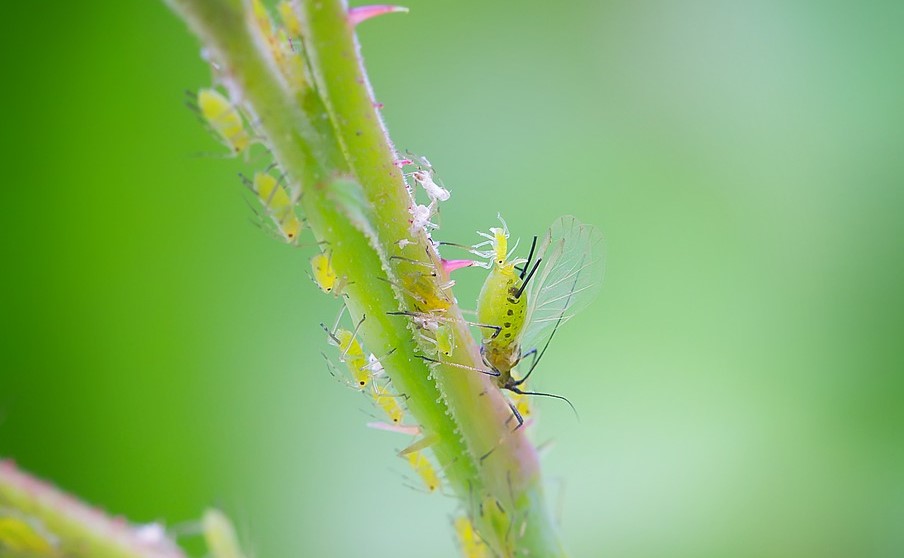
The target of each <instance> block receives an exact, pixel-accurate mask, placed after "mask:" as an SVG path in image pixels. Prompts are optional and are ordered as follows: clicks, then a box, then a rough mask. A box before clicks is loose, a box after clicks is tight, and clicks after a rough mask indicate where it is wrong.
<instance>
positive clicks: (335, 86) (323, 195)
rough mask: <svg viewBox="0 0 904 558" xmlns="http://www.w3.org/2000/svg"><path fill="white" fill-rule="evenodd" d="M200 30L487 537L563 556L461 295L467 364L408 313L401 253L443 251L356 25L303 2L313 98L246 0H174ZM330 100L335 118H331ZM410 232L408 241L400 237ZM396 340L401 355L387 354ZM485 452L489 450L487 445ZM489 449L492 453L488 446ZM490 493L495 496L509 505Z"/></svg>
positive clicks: (459, 347)
mask: <svg viewBox="0 0 904 558" xmlns="http://www.w3.org/2000/svg"><path fill="white" fill-rule="evenodd" d="M168 3H169V4H170V5H171V6H172V7H173V8H174V9H175V10H176V11H177V12H178V13H180V14H181V15H182V16H183V18H184V19H185V20H186V21H187V22H188V23H189V26H190V27H191V28H192V30H193V31H194V32H195V33H196V34H197V35H198V36H199V37H200V38H201V40H202V42H203V43H204V45H205V47H206V49H207V50H208V51H209V53H210V56H211V57H212V58H213V59H214V60H215V61H216V63H217V64H218V66H219V68H220V75H221V78H222V80H223V82H224V85H225V86H226V87H227V88H229V89H230V90H231V91H232V92H233V93H234V95H233V97H234V98H239V99H243V100H244V102H245V105H246V106H247V107H248V108H249V109H250V112H251V113H252V114H254V115H255V116H256V118H257V120H256V126H257V128H258V130H259V131H260V132H261V133H262V135H264V136H265V137H266V138H267V140H268V147H269V148H270V149H271V151H272V153H273V155H274V157H275V159H276V160H277V162H278V163H279V165H280V167H281V168H282V170H283V171H284V172H286V173H287V175H288V176H289V177H290V180H291V181H292V182H293V183H295V184H299V185H302V187H303V188H302V189H303V196H302V198H301V205H302V207H303V209H304V211H305V214H306V215H307V220H308V224H309V226H310V228H311V230H312V232H313V233H314V235H315V237H316V238H317V240H318V241H319V242H321V243H324V245H326V246H327V247H328V248H327V249H328V250H329V251H330V253H331V261H332V265H333V267H334V268H335V270H336V272H337V274H339V275H340V276H345V277H346V278H347V279H348V281H349V286H348V287H347V290H346V293H347V295H348V299H347V306H348V308H349V312H350V314H351V315H352V317H353V319H354V320H355V321H357V320H359V319H361V318H362V317H364V316H366V320H365V321H364V323H363V324H362V327H361V330H360V334H361V338H362V339H363V341H364V345H365V346H366V347H367V349H368V350H369V351H370V352H373V353H374V354H376V355H378V356H382V355H389V356H387V357H385V358H384V359H382V361H381V362H382V364H383V366H384V367H385V369H386V371H387V373H388V374H389V376H390V377H391V379H392V382H393V386H394V387H395V389H396V390H397V391H398V392H400V393H404V394H405V395H406V396H407V399H406V404H407V407H408V409H409V411H410V413H411V414H412V415H413V416H414V418H415V419H416V420H417V422H418V423H419V424H420V425H421V426H422V428H423V429H424V430H425V431H427V432H430V433H432V434H434V435H435V436H436V440H437V441H436V442H435V443H434V444H433V446H431V449H432V450H433V452H434V454H435V455H436V457H437V460H438V462H439V463H440V465H441V466H442V468H443V472H444V473H445V476H446V478H447V479H448V481H449V484H450V485H451V487H452V488H453V489H454V490H455V491H456V492H457V493H458V495H459V496H460V498H461V499H462V501H463V502H465V504H466V506H467V508H468V509H469V512H470V515H471V516H472V518H473V519H474V520H475V523H476V524H477V527H478V530H479V531H480V533H481V534H482V536H483V537H484V539H485V540H487V542H488V543H489V544H490V545H491V546H492V547H493V548H494V550H495V552H496V553H497V554H498V555H502V556H515V555H522V556H562V555H564V553H563V551H562V549H561V546H560V544H559V542H558V539H557V535H556V532H555V529H554V527H553V525H552V522H551V519H550V517H549V514H548V513H547V511H546V506H545V503H544V501H543V500H544V498H543V490H542V484H541V480H540V474H539V465H538V460H537V455H536V452H535V451H534V449H533V447H532V445H531V444H530V443H529V442H528V441H527V439H526V437H525V436H524V430H519V431H515V432H512V423H511V420H510V419H511V412H510V410H509V407H508V404H507V402H506V400H505V399H504V397H503V396H502V395H501V393H500V392H499V390H498V389H496V388H495V387H494V386H493V385H492V382H491V381H490V379H489V377H488V376H486V375H483V374H480V373H478V372H474V371H472V370H467V369H465V368H462V367H471V368H475V369H485V368H486V367H485V365H484V364H483V363H482V360H481V358H480V356H479V347H478V346H477V345H476V343H475V342H474V340H473V338H472V336H471V334H470V332H469V331H468V328H467V326H466V325H465V324H464V322H463V320H461V314H460V311H459V309H458V307H457V306H455V305H453V306H452V307H451V308H450V309H449V310H448V311H447V313H446V315H447V316H448V317H449V318H450V319H451V320H452V323H454V330H455V338H456V349H455V351H454V353H453V355H452V356H451V358H450V359H449V360H450V361H451V362H454V363H456V364H458V365H459V366H451V365H442V366H436V367H434V368H433V369H431V368H430V367H429V366H428V365H427V364H426V363H425V362H424V360H422V359H420V358H419V356H418V355H421V354H426V349H427V347H425V346H422V345H423V344H424V342H423V341H422V340H421V339H420V337H419V335H418V334H417V331H416V328H415V327H414V326H413V325H412V324H411V322H410V320H408V319H407V318H403V317H399V316H391V315H389V314H388V312H390V311H399V310H411V308H408V307H407V306H406V304H405V302H404V301H405V299H406V297H405V295H404V293H403V292H401V290H400V289H399V288H398V285H399V284H400V281H401V279H402V278H404V277H406V274H408V275H410V274H411V273H413V272H417V273H423V270H422V269H421V270H418V269H417V268H415V269H414V271H413V270H412V267H411V264H410V263H407V262H406V261H405V260H404V259H399V258H396V257H395V256H401V257H402V258H408V259H417V260H424V258H425V257H427V258H429V259H430V261H431V262H432V263H433V264H434V265H435V264H436V263H437V262H438V256H437V255H436V253H435V251H434V249H433V246H432V244H431V243H430V242H429V239H428V238H427V236H426V234H425V233H424V232H416V233H415V234H413V235H412V233H411V231H409V226H408V223H409V218H410V215H409V213H408V208H409V206H410V204H411V203H412V202H411V198H410V196H409V194H408V192H407V189H406V186H405V184H404V181H403V179H402V176H401V173H400V171H399V169H398V168H397V167H396V165H395V164H394V160H393V159H394V153H393V150H392V148H391V145H390V143H389V140H388V138H387V136H386V133H385V130H384V128H383V126H382V122H381V120H380V117H379V114H378V113H377V111H376V109H375V108H374V101H373V99H372V98H371V96H370V92H369V88H368V86H367V79H366V75H365V73H364V70H363V67H362V65H361V62H360V57H359V56H358V54H357V46H356V44H355V37H354V33H353V29H352V26H351V25H350V24H349V23H348V21H347V18H346V11H345V7H344V6H343V4H342V3H341V2H339V1H337V0H305V1H303V2H301V13H302V16H303V17H302V21H303V27H304V48H305V51H306V53H307V55H308V57H309V61H310V65H311V69H312V71H313V74H314V78H315V83H316V86H317V89H316V91H315V90H313V89H312V90H310V93H309V94H310V95H318V96H319V101H318V99H315V98H311V97H308V102H304V101H302V102H300V103H299V101H298V97H297V96H296V95H294V94H292V93H290V92H287V91H285V90H284V89H283V87H282V86H281V84H280V81H279V80H278V79H277V78H276V76H275V75H274V72H273V68H272V64H269V63H268V60H267V58H266V56H265V54H264V53H263V52H262V50H261V49H260V48H258V43H256V42H255V36H254V32H255V31H254V28H253V24H252V23H251V19H250V17H249V16H247V15H246V11H245V9H244V8H243V6H242V3H241V2H240V1H239V0H168ZM323 107H325V108H326V109H327V111H328V116H329V121H330V122H331V124H332V125H331V126H329V127H327V126H324V125H323V124H322V119H323V118H324V116H326V115H324V114H322V113H321V112H319V111H321V110H322V109H323ZM402 239H409V242H410V243H409V244H408V245H406V246H400V245H399V240H402ZM436 275H437V278H436V283H435V284H434V285H433V290H434V293H433V294H434V295H435V296H442V293H441V292H440V290H439V286H438V285H439V284H440V283H441V282H442V281H444V280H446V279H448V278H447V277H446V276H445V274H444V272H443V271H442V269H441V268H437V270H436ZM390 352H391V355H390ZM484 456H486V457H485V458H483V457H484ZM482 458H483V459H482ZM487 502H498V506H497V507H498V508H500V509H502V510H504V512H503V513H502V517H501V519H500V517H498V514H496V515H494V513H490V512H489V511H488V510H487V509H486V508H487V506H486V505H485V504H486V503H487Z"/></svg>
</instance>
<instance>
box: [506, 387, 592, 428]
mask: <svg viewBox="0 0 904 558" xmlns="http://www.w3.org/2000/svg"><path fill="white" fill-rule="evenodd" d="M506 389H508V390H509V391H513V392H515V393H517V394H518V395H539V396H542V397H552V398H554V399H561V400H562V401H564V402H566V403H568V406H569V407H571V410H572V411H573V412H574V416H575V417H576V418H577V419H578V420H581V416H580V415H578V410H577V409H575V408H574V405H572V404H571V401H569V400H568V398H567V397H562V396H561V395H556V394H554V393H543V392H542V391H521V390H520V389H518V388H517V387H515V386H512V387H509V388H506Z"/></svg>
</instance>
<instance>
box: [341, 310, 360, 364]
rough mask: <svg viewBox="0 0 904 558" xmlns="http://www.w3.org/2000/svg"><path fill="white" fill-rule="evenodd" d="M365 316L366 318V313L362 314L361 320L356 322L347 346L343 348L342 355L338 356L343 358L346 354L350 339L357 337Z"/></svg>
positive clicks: (349, 348)
mask: <svg viewBox="0 0 904 558" xmlns="http://www.w3.org/2000/svg"><path fill="white" fill-rule="evenodd" d="M365 318H367V315H364V314H362V315H361V321H359V322H358V325H356V326H355V329H354V331H352V338H351V339H352V340H351V341H349V343H348V347H346V348H345V350H344V351H342V355H341V356H340V357H339V358H342V359H344V358H345V357H346V356H348V351H349V350H351V348H352V341H354V340H355V339H357V338H358V330H359V329H361V324H363V323H364V319H365Z"/></svg>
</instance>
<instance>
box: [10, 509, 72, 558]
mask: <svg viewBox="0 0 904 558" xmlns="http://www.w3.org/2000/svg"><path fill="white" fill-rule="evenodd" d="M4 551H7V552H11V553H12V554H10V556H27V557H33V558H45V557H47V558H49V557H52V556H59V553H58V552H57V550H56V548H55V545H54V543H53V542H51V541H50V540H48V538H46V537H45V535H44V534H42V533H41V532H40V531H39V530H38V529H36V528H35V527H34V526H33V525H31V524H30V523H29V522H28V521H25V520H24V519H21V518H18V517H12V516H4V517H0V556H6V555H7V554H5V553H4Z"/></svg>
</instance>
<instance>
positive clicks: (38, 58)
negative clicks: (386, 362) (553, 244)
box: [0, 0, 904, 558]
mask: <svg viewBox="0 0 904 558" xmlns="http://www.w3.org/2000/svg"><path fill="white" fill-rule="evenodd" d="M408 5H409V6H410V7H411V13H410V14H408V15H401V16H391V17H386V18H383V19H380V20H377V21H373V22H368V23H366V24H365V25H363V26H362V28H361V32H360V37H361V41H362V43H363V49H364V50H363V52H364V54H365V56H366V59H367V63H368V68H369V71H370V75H371V79H372V81H373V85H374V87H375V90H376V92H377V96H378V99H379V100H380V101H382V102H383V103H385V106H386V108H385V111H384V115H385V117H386V119H387V122H388V125H389V127H390V130H391V132H392V135H393V139H394V141H395V142H396V144H397V146H398V147H399V148H402V149H404V148H408V149H412V150H414V151H416V152H418V153H422V154H425V155H427V156H428V157H429V158H430V159H431V161H432V162H433V163H434V165H435V166H436V168H437V169H438V171H439V173H440V175H441V177H442V178H443V179H444V181H445V183H446V185H447V186H449V187H450V188H451V190H452V192H453V197H452V199H451V201H449V202H448V203H446V204H444V206H443V214H442V225H443V228H442V231H441V233H440V234H438V235H437V237H438V238H443V239H447V240H453V241H457V242H473V241H474V240H475V239H476V236H475V235H474V231H475V230H477V229H486V228H487V227H490V226H494V225H495V223H496V221H495V215H496V212H497V211H502V212H503V214H504V216H505V217H506V218H507V221H508V224H509V227H510V228H511V230H512V231H513V234H514V235H515V236H525V237H526V236H529V235H531V234H534V233H537V232H541V231H542V230H543V229H544V228H545V227H546V226H547V225H548V224H549V223H550V222H552V221H553V219H554V218H556V217H557V216H559V215H561V214H565V213H573V214H575V215H577V216H578V217H579V218H581V219H582V220H583V221H586V222H590V223H594V224H596V225H597V226H599V227H600V228H601V229H602V230H603V232H604V234H605V235H606V238H607V248H606V250H607V271H606V278H605V283H604V286H603V290H602V295H601V297H600V298H599V300H598V301H597V302H596V303H595V304H594V305H593V306H592V307H591V308H590V309H589V310H587V311H586V312H585V313H584V314H582V315H581V316H580V317H578V318H575V319H574V320H573V321H571V322H570V323H569V324H568V325H567V326H566V327H564V328H562V330H561V331H560V334H559V336H558V337H557V338H556V341H555V343H554V345H553V347H552V349H551V350H550V351H549V353H548V354H547V356H546V357H545V358H544V363H543V366H542V367H541V369H539V370H538V372H537V376H536V384H535V387H536V388H542V389H545V390H549V391H553V392H555V393H561V394H564V395H567V396H568V397H569V398H570V399H571V400H572V402H573V403H574V404H575V406H576V407H577V408H578V410H579V412H580V415H581V418H580V421H578V420H576V419H575V417H574V416H573V415H572V414H571V412H570V411H569V410H568V408H567V406H565V405H562V404H560V403H557V402H555V401H543V402H542V403H541V405H542V406H541V409H540V412H541V414H542V416H541V420H540V424H539V426H538V428H537V430H536V431H535V432H534V434H535V435H536V437H537V439H538V440H540V441H542V440H548V439H552V440H554V441H555V442H556V444H555V448H554V450H553V451H552V452H550V453H549V455H548V456H547V457H545V474H546V475H547V477H548V480H549V495H550V499H551V502H552V506H553V507H554V508H555V509H558V510H559V511H560V512H559V513H560V516H561V521H562V532H563V537H564V539H565V540H566V543H567V546H568V547H569V549H570V550H571V551H572V553H573V555H574V556H576V557H577V556H584V557H591V556H594V557H595V556H619V557H654V556H655V557H675V556H689V557H690V556H693V557H700V556H714V557H715V556H731V557H747V556H750V557H766V556H769V557H772V556H776V557H778V556H795V557H798V556H807V557H810V556H812V557H835V556H837V557H850V556H858V557H859V556H901V555H904V443H902V440H904V436H902V420H901V419H902V415H904V410H902V409H904V407H902V405H904V397H902V391H904V390H902V387H904V376H902V371H904V362H902V360H904V359H902V349H901V343H902V337H904V335H902V334H904V323H902V298H904V296H902V284H904V281H902V280H904V257H902V256H904V254H902V251H904V250H902V238H904V237H902V234H904V219H902V217H904V214H902V208H904V204H902V202H904V199H902V198H904V180H902V178H904V156H902V155H904V103H902V90H904V89H902V87H904V72H902V66H901V63H902V60H904V35H902V34H901V29H902V26H904V4H902V3H901V2H892V1H889V2H867V3H844V2H816V1H809V2H806V1H803V2H793V3H792V2H781V1H777V0H775V1H767V2H752V1H748V2H716V1H711V2H706V1H697V2H656V1H640V2H628V1H611V2H595V1H583V2H569V3H563V4H561V5H558V4H555V3H549V2H538V1H537V2H519V3H517V9H515V8H514V7H513V6H514V5H515V3H508V2H492V3H490V2H479V1H477V0H470V1H459V2H428V1H426V0H412V1H411V2H408ZM4 28H5V30H4V32H3V33H2V34H0V41H2V43H3V44H2V48H0V56H2V57H3V66H2V67H3V68H4V69H5V72H6V76H7V78H6V80H5V86H4V87H3V90H2V96H3V104H4V106H5V107H6V110H5V111H4V112H5V115H4V117H3V122H4V123H3V127H2V128H3V134H2V138H3V145H2V150H0V153H2V157H3V160H4V161H5V164H4V165H3V167H4V171H5V173H6V179H5V182H6V187H5V188H3V189H2V191H3V199H4V207H5V208H6V210H5V217H4V219H3V224H2V227H3V231H2V235H0V243H2V245H3V254H4V257H3V262H4V263H3V269H4V278H5V288H4V289H3V295H2V305H3V310H2V316H3V322H2V332H0V346H2V354H3V363H2V365H0V366H2V375H0V454H2V455H5V456H10V457H13V458H15V459H16V460H17V462H19V463H20V464H21V465H22V466H23V467H25V468H27V469H28V470H30V471H32V472H34V473H35V474H37V475H40V476H42V477H46V478H48V479H51V480H53V481H54V482H55V483H57V484H58V485H59V486H61V487H63V488H65V489H67V490H70V491H72V492H74V493H76V494H78V495H80V496H81V497H83V498H85V499H87V500H88V501H90V502H93V503H96V504H98V505H100V506H102V507H104V508H106V509H107V510H110V511H111V512H114V513H120V514H124V515H126V516H128V517H129V518H131V519H133V520H136V521H153V520H159V521H165V522H166V523H167V524H169V525H173V524H180V523H181V522H184V521H187V520H191V519H192V518H196V517H198V516H199V514H200V512H201V510H202V509H203V508H204V507H205V506H207V505H209V504H217V505H220V506H221V507H223V508H224V509H225V510H226V511H227V512H229V513H230V514H231V515H232V516H233V517H234V518H235V519H236V520H237V522H238V523H239V525H240V527H241V529H242V530H243V531H245V532H247V533H248V535H249V538H250V540H251V541H252V542H253V546H254V547H255V549H256V550H257V555H258V556H259V557H262V558H266V557H276V556H279V557H283V556H341V557H346V556H349V557H351V556H387V557H394V558H403V557H420V556H453V555H455V552H456V551H455V549H454V544H453V540H452V535H451V530H450V529H449V527H448V522H447V515H448V514H449V513H451V512H452V510H453V509H454V505H455V501H454V500H453V499H452V498H445V497H443V496H439V495H434V496H427V495H425V494H421V493H418V492H416V491H414V490H410V489H408V488H405V487H404V486H403V484H404V483H405V480H404V477H405V476H406V475H409V473H408V472H407V469H406V467H405V466H404V463H402V462H400V461H399V460H398V459H397V458H395V457H394V456H393V450H394V449H399V446H401V445H402V443H403V441H402V440H400V439H399V438H398V437H395V436H394V435H392V434H385V433H379V432H373V431H369V430H368V429H366V428H365V426H364V423H365V422H366V421H367V420H369V417H368V416H367V414H366V413H367V412H368V407H367V406H366V405H365V404H364V402H363V400H362V399H361V398H360V397H358V396H357V395H356V394H354V393H352V392H350V391H349V390H346V389H343V388H342V387H341V386H339V385H338V384H336V382H334V381H333V380H332V379H331V378H330V376H329V375H328V374H327V372H326V368H325V366H324V362H323V359H322V357H321V356H320V351H321V350H325V349H324V347H325V343H324V339H323V335H322V333H321V331H320V329H319V326H318V323H319V322H320V321H329V320H331V319H333V318H334V316H335V314H336V310H337V304H336V301H335V300H332V299H329V298H327V297H324V296H322V295H319V294H318V293H317V292H315V289H314V287H313V285H312V284H311V282H310V281H309V279H308V278H307V277H306V275H305V270H306V269H307V258H308V257H309V256H310V250H299V249H292V248H289V247H286V246H284V245H281V244H280V243H279V242H276V241H275V240H273V239H272V238H270V237H268V236H267V235H266V234H264V233H262V232H261V231H260V230H258V229H257V228H255V227H254V226H253V225H252V224H251V211H250V210H249V208H248V207H247V205H246V203H245V201H244V199H243V195H242V188H241V186H240V183H239V181H238V179H237V178H236V173H237V172H238V171H240V170H246V169H247V167H246V166H245V165H243V164H242V163H241V162H240V161H235V160H228V159H224V160H220V159H217V158H210V157H197V156H195V155H196V154H197V153H201V152H215V151H219V150H220V146H219V144H217V143H216V142H215V140H214V139H212V138H211V137H210V136H209V135H208V134H207V133H206V132H205V131H204V130H203V129H202V127H201V126H200V125H199V124H198V123H197V121H196V119H195V117H194V115H193V114H192V113H191V112H190V111H189V110H187V109H186V108H185V106H184V105H183V91H184V90H185V89H196V88H197V87H199V86H202V85H205V84H207V83H209V71H208V70H207V68H206V67H205V65H204V64H203V63H202V62H201V61H200V58H199V55H198V53H199V48H198V44H197V43H196V41H195V39H194V38H193V37H192V36H190V35H189V33H188V32H187V30H186V29H185V27H184V25H183V24H182V23H181V22H180V21H179V20H177V19H176V17H175V16H173V15H172V14H171V13H169V12H168V11H167V9H166V8H165V7H164V6H163V5H162V4H161V3H159V2H154V1H145V2H51V3H28V2H18V3H13V4H10V5H9V6H7V7H6V15H5V16H4ZM461 273H462V275H461V278H460V287H461V288H460V290H458V291H457V292H458V296H459V299H460V300H461V301H462V303H463V305H464V306H473V302H471V301H473V299H474V295H475V294H476V292H477V289H478V287H479V283H480V281H481V280H482V277H481V276H482V273H481V272H479V271H476V270H465V271H463V272H461Z"/></svg>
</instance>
